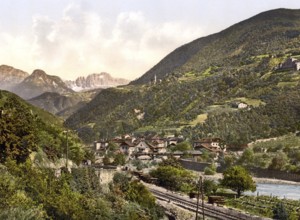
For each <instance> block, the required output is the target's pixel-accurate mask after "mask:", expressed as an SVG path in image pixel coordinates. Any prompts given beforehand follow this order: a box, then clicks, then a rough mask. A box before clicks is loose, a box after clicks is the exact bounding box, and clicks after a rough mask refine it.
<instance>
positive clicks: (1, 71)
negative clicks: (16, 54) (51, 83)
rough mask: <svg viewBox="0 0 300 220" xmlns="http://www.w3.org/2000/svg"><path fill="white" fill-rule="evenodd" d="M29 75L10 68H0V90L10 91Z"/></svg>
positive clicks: (4, 66)
mask: <svg viewBox="0 0 300 220" xmlns="http://www.w3.org/2000/svg"><path fill="white" fill-rule="evenodd" d="M28 76H29V74H28V73H26V72H24V71H22V70H19V69H15V68H13V67H11V66H7V65H1V66H0V82H1V84H0V89H5V90H11V89H12V88H13V87H14V86H16V85H17V84H19V83H20V82H22V81H23V80H24V79H25V78H26V77H28Z"/></svg>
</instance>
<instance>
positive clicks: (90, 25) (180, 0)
mask: <svg viewBox="0 0 300 220" xmlns="http://www.w3.org/2000/svg"><path fill="white" fill-rule="evenodd" d="M0 3H1V5H0V30H1V31H0V48H1V49H0V64H5V65H10V66H13V67H14V68H17V69H21V70H23V71H26V72H28V73H29V74H31V73H32V72H33V70H35V69H42V70H44V71H45V72H46V73H47V74H49V75H58V76H60V77H61V78H63V79H69V80H74V79H76V78H77V77H78V76H87V75H88V74H92V73H101V72H108V73H110V74H111V75H112V76H113V77H122V78H126V79H130V80H133V79H136V78H138V77H140V76H141V75H143V74H144V73H145V72H146V71H147V70H149V69H150V68H151V67H153V66H154V65H155V64H157V63H158V62H159V61H160V60H161V59H163V58H164V57H165V56H166V55H167V54H169V53H170V52H172V51H173V50H174V49H176V48H177V47H179V46H181V45H183V44H186V43H188V42H190V41H192V40H195V39H197V38H200V37H204V36H207V35H210V34H213V33H216V32H219V31H221V30H223V29H226V28H227V27H229V26H231V25H233V24H235V23H238V22H240V21H242V20H245V19H247V18H249V17H252V16H254V15H256V14H258V13H261V12H263V11H267V10H271V9H276V8H291V9H300V1H299V0H289V1H287V0H110V1H108V0H0Z"/></svg>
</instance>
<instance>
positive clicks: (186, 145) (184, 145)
mask: <svg viewBox="0 0 300 220" xmlns="http://www.w3.org/2000/svg"><path fill="white" fill-rule="evenodd" d="M188 150H192V146H191V144H190V143H188V142H187V141H184V142H181V143H179V144H177V145H176V146H175V147H173V148H172V151H173V152H174V151H188Z"/></svg>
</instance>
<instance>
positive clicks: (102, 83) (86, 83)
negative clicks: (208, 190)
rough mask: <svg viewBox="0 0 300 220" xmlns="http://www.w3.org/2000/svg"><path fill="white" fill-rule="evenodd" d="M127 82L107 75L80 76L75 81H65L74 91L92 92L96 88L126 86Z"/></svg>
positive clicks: (103, 73)
mask: <svg viewBox="0 0 300 220" xmlns="http://www.w3.org/2000/svg"><path fill="white" fill-rule="evenodd" d="M128 83H129V80H127V79H123V78H114V77H112V76H111V75H110V74H109V73H105V72H102V73H94V74H90V75H88V76H87V77H84V76H80V77H78V78H77V79H76V80H74V81H71V80H68V81H66V84H67V85H68V87H69V88H71V89H73V90H75V91H82V90H93V89H97V88H108V87H115V86H119V85H125V84H128Z"/></svg>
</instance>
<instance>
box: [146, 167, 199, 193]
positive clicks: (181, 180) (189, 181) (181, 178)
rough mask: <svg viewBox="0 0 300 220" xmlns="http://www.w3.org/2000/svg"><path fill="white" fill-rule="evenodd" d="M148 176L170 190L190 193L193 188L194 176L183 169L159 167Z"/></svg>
mask: <svg viewBox="0 0 300 220" xmlns="http://www.w3.org/2000/svg"><path fill="white" fill-rule="evenodd" d="M150 175H151V176H153V177H154V178H157V179H158V184H159V185H160V186H163V187H166V188H167V189H170V190H175V191H183V192H190V191H191V190H192V189H193V187H194V179H195V176H194V174H193V173H192V172H191V171H188V170H185V169H183V168H177V167H173V166H159V167H158V168H157V169H155V170H152V171H151V172H150Z"/></svg>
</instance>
